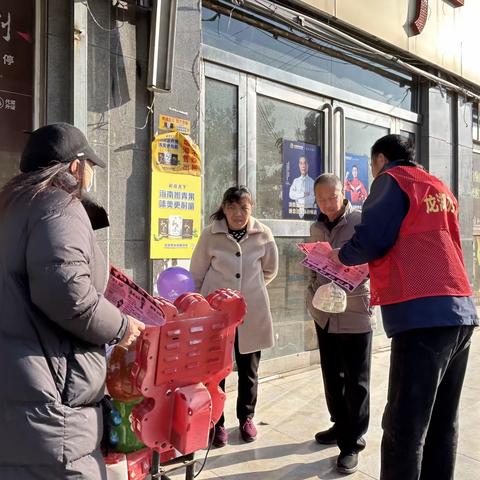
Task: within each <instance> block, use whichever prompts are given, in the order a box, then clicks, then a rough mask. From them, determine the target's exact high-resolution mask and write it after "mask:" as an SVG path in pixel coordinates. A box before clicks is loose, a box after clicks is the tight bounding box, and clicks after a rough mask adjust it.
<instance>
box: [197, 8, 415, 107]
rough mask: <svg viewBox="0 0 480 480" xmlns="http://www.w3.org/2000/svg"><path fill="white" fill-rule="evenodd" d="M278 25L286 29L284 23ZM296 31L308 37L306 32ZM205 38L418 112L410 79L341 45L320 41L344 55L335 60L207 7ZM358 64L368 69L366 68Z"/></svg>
mask: <svg viewBox="0 0 480 480" xmlns="http://www.w3.org/2000/svg"><path fill="white" fill-rule="evenodd" d="M275 26H277V27H280V28H281V26H280V25H279V24H275ZM291 32H292V33H293V34H297V35H299V36H301V37H304V35H303V34H302V33H301V32H296V31H295V30H291ZM202 34H203V42H204V43H205V44H207V45H211V46H213V47H216V48H219V49H222V50H226V51H228V52H231V53H234V54H236V55H239V56H242V57H246V58H249V59H251V60H255V61H257V62H261V63H264V64H266V65H270V66H272V67H275V68H277V69H280V70H283V71H285V72H290V73H294V74H296V75H300V76H302V77H305V78H310V79H313V80H315V81H318V82H321V83H325V84H327V85H332V86H334V87H337V88H341V89H343V90H347V91H349V92H352V93H357V94H359V95H362V96H364V97H368V98H371V99H373V100H377V101H379V102H382V103H387V104H389V105H392V106H393V105H394V106H396V107H400V108H404V109H407V110H415V105H414V95H412V91H413V88H412V87H413V79H412V77H411V76H410V75H408V74H406V73H404V72H400V71H398V70H393V69H391V68H387V67H385V66H383V65H380V64H376V63H375V62H373V61H372V60H371V59H368V60H366V59H362V58H361V57H359V56H356V55H353V54H349V53H347V52H345V51H343V50H342V48H341V47H339V46H338V45H337V46H333V45H332V44H328V43H326V42H321V41H319V40H315V42H317V43H318V45H319V46H320V47H325V48H326V49H330V50H334V51H336V52H338V53H339V54H342V58H338V57H335V56H331V55H329V54H328V53H326V52H328V50H324V51H322V52H321V51H318V50H316V49H313V48H310V47H308V46H305V45H302V44H300V43H295V42H293V41H291V40H288V39H287V38H284V37H280V36H278V35H274V34H272V33H269V32H267V31H266V30H262V29H260V28H258V27H255V26H253V25H249V24H247V23H243V22H241V21H239V20H237V19H235V18H232V17H230V16H225V15H222V14H220V13H217V12H215V11H213V10H209V9H207V8H203V13H202ZM309 40H312V39H311V38H309ZM344 55H345V56H344ZM344 58H350V59H351V61H347V60H346V59H344ZM358 63H361V64H364V65H365V68H364V67H363V66H362V65H359V64H358ZM367 66H368V68H367Z"/></svg>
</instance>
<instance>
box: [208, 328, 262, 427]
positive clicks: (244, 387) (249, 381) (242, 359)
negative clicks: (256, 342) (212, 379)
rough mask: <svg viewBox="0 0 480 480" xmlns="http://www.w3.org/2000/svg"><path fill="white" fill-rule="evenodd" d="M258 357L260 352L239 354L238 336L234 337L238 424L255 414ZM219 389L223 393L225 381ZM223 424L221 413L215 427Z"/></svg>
mask: <svg viewBox="0 0 480 480" xmlns="http://www.w3.org/2000/svg"><path fill="white" fill-rule="evenodd" d="M260 356H261V352H252V353H240V351H239V350H238V334H237V335H236V336H235V362H236V364H237V371H238V396H237V418H238V419H239V420H240V422H242V421H245V420H246V419H247V418H253V415H254V414H255V405H256V404H257V393H258V365H259V364H260ZM220 388H221V389H222V390H223V391H225V380H222V381H221V382H220ZM224 424H225V417H224V415H223V413H222V416H221V417H220V419H219V420H218V422H217V425H219V426H221V425H224Z"/></svg>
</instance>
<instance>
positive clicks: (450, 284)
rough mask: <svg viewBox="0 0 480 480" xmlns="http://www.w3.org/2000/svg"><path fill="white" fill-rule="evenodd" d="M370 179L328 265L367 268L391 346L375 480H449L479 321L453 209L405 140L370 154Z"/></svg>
mask: <svg viewBox="0 0 480 480" xmlns="http://www.w3.org/2000/svg"><path fill="white" fill-rule="evenodd" d="M371 158H372V163H371V167H372V174H373V176H374V177H375V180H374V182H373V183H372V187H371V191H370V195H369V196H368V198H367V200H366V201H365V204H364V206H363V211H362V219H361V222H360V224H359V225H357V227H356V228H355V234H354V236H353V237H352V239H351V240H350V241H349V242H348V243H347V244H345V245H344V246H343V247H342V248H341V249H340V250H336V251H334V252H333V254H332V258H333V259H334V260H335V261H338V262H339V263H342V264H344V265H358V264H362V263H367V262H368V264H369V268H370V283H371V304H372V305H381V308H382V317H383V324H384V327H385V331H386V333H387V335H388V336H389V337H391V338H392V344H391V356H390V377H389V387H388V400H387V405H386V407H385V412H384V416H383V422H382V427H383V439H382V465H381V474H380V478H381V480H397V479H399V480H400V479H401V480H407V479H408V480H418V479H422V480H430V479H432V480H433V479H434V480H451V479H453V478H454V468H455V453H456V445H457V436H458V405H459V401H460V394H461V390H462V385H463V379H464V376H465V370H466V366H467V360H468V353H469V347H470V340H471V336H472V333H473V329H474V326H475V325H478V318H477V314H476V309H475V306H474V304H473V302H472V299H471V297H470V296H471V294H472V290H471V287H470V283H469V280H468V277H467V274H466V272H465V267H464V263H463V254H462V247H461V242H460V229H459V223H458V203H457V200H456V199H455V197H454V195H453V194H452V192H451V191H450V190H449V189H448V187H447V186H446V185H445V184H444V183H442V182H441V181H440V180H439V179H438V178H436V177H434V176H433V175H430V174H429V173H428V172H426V171H425V170H424V169H423V168H422V167H420V166H419V165H418V164H416V163H415V161H414V159H415V152H414V148H413V145H412V143H411V142H410V141H409V139H408V138H405V137H402V136H400V135H386V136H385V137H382V138H380V139H379V140H377V141H376V142H375V144H374V145H373V147H372V151H371Z"/></svg>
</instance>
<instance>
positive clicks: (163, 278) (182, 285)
mask: <svg viewBox="0 0 480 480" xmlns="http://www.w3.org/2000/svg"><path fill="white" fill-rule="evenodd" d="M157 290H158V295H160V297H163V298H165V299H167V300H169V301H170V302H174V301H175V300H176V299H177V297H179V296H180V295H182V294H183V293H187V292H194V291H195V282H194V281H193V278H192V274H191V273H190V272H189V271H188V270H186V269H185V268H182V267H170V268H167V269H166V270H164V271H163V272H162V273H160V275H159V276H158V278H157Z"/></svg>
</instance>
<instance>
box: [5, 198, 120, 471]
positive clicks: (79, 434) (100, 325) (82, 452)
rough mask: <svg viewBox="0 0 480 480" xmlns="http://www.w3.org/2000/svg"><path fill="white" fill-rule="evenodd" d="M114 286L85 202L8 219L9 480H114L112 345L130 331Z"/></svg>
mask: <svg viewBox="0 0 480 480" xmlns="http://www.w3.org/2000/svg"><path fill="white" fill-rule="evenodd" d="M106 280H107V268H106V264H105V260H104V258H103V255H102V253H101V251H100V249H99V247H98V245H97V243H96V241H95V237H94V233H93V230H92V226H91V224H90V220H89V218H88V216H87V213H86V211H85V208H84V207H83V206H82V204H81V203H80V201H79V200H77V199H76V198H73V197H72V196H71V195H69V194H67V193H65V192H64V191H62V190H55V191H53V192H50V193H42V194H40V195H38V196H37V197H35V199H34V200H33V201H32V202H31V203H30V204H28V203H27V202H26V200H25V199H20V200H17V201H15V202H14V203H13V204H11V205H10V206H9V207H8V208H7V209H6V211H4V212H1V213H0V381H1V382H2V386H1V388H0V479H2V480H24V479H28V480H30V479H34V478H35V479H45V480H46V479H48V480H53V479H59V480H60V479H62V480H63V479H73V478H75V479H88V480H96V479H103V478H105V466H104V465H103V461H102V458H101V455H100V452H99V443H100V440H101V436H102V412H101V407H100V406H99V402H100V400H101V399H102V397H103V395H104V388H105V387H104V382H105V373H106V362H105V343H108V342H110V341H112V340H113V339H114V338H115V337H117V335H118V334H119V332H120V331H121V330H122V325H123V319H122V314H121V313H120V311H119V310H118V309H117V308H116V307H114V306H113V305H112V304H111V303H109V302H108V301H107V300H106V299H105V298H104V297H103V295H102V294H101V293H100V292H103V289H104V288H105V285H106ZM123 328H124V327H123Z"/></svg>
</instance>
